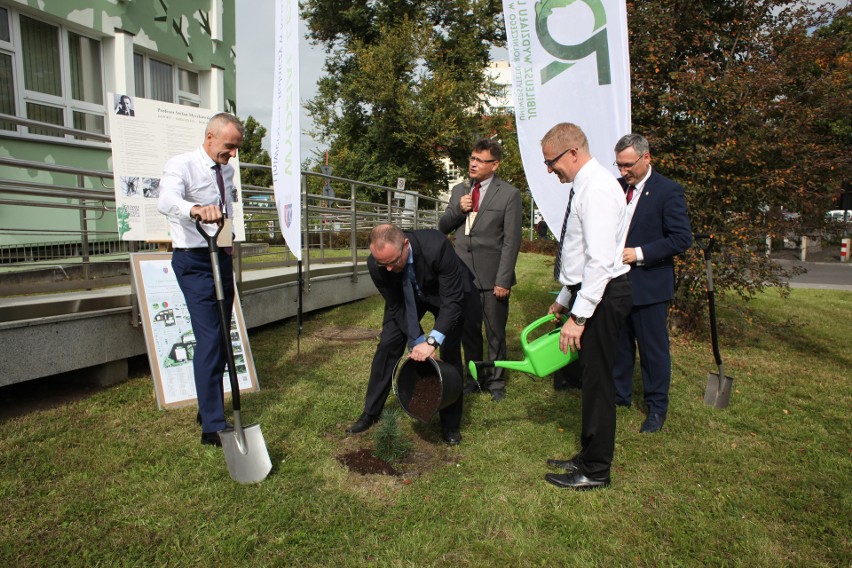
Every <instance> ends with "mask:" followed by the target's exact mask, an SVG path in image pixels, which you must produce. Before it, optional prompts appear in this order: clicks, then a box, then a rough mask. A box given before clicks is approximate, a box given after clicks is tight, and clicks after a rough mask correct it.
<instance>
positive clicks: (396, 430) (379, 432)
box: [373, 408, 411, 463]
mask: <svg viewBox="0 0 852 568" xmlns="http://www.w3.org/2000/svg"><path fill="white" fill-rule="evenodd" d="M399 414H400V413H399V409H398V408H386V409H385V410H384V412H382V419H381V420H379V423H378V425H377V426H376V429H375V431H374V432H373V443H374V444H375V445H376V451H374V452H373V455H374V456H376V457H377V458H379V459H380V460H382V461H384V462H387V463H395V462H398V461H401V460H402V459H403V458H404V457H405V456H406V455H408V451H409V450H410V449H411V440H409V439H408V437H407V436H406V435H405V432H403V431H402V427H401V426H400V425H399Z"/></svg>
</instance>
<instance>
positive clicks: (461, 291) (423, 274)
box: [367, 229, 478, 335]
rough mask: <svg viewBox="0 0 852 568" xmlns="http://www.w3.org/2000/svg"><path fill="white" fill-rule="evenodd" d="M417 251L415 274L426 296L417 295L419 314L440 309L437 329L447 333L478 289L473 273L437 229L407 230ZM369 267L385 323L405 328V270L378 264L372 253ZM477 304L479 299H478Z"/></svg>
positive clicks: (402, 329) (414, 249)
mask: <svg viewBox="0 0 852 568" xmlns="http://www.w3.org/2000/svg"><path fill="white" fill-rule="evenodd" d="M405 236H406V238H407V239H408V240H409V242H410V243H411V250H412V251H413V253H414V274H415V276H416V277H417V285H418V286H419V287H420V291H421V292H422V294H423V298H422V299H421V298H418V299H417V307H418V312H419V315H420V316H422V315H423V314H424V313H425V312H426V311H427V310H429V311H433V312H437V314H438V315H437V317H436V318H435V329H436V330H438V331H440V332H441V333H443V334H444V335H448V334H449V332H450V330H451V329H453V327H454V326H455V325H456V324H457V323H458V322H459V321H460V320H461V319H462V315H463V312H464V311H465V307H466V304H467V303H468V302H466V301H465V297H466V296H467V295H468V294H472V293H475V292H474V287H473V275H472V274H471V273H470V271H469V270H468V269H467V267H466V266H465V265H464V263H463V262H462V261H461V260H460V259H459V257H458V256H457V255H456V253H455V252H454V251H453V246H452V243H450V241H449V240H447V237H445V236H444V235H443V234H441V233H440V232H439V231H436V230H435V229H421V230H418V231H414V232H411V233H408V232H407V233H405ZM367 268H369V270H370V277H371V278H372V279H373V284H375V285H376V288H377V289H378V290H379V293H381V295H382V297H383V298H384V299H385V315H384V321H383V322H382V325H383V326H385V325H389V324H390V325H396V326H397V327H398V328H399V329H400V330H401V331H402V332H403V334H404V333H405V332H406V331H405V330H406V322H405V298H404V297H403V293H402V279H403V277H404V276H405V271H403V272H400V273H394V272H392V271H390V270H387V269H386V268H380V267H378V266H377V265H376V260H375V259H374V258H373V256H372V255H370V256H369V257H368V258H367ZM476 304H477V305H478V302H476Z"/></svg>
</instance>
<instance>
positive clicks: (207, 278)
mask: <svg viewBox="0 0 852 568" xmlns="http://www.w3.org/2000/svg"><path fill="white" fill-rule="evenodd" d="M219 266H220V268H221V271H222V289H223V291H224V294H225V306H226V308H225V313H226V319H227V327H228V330H229V332H230V328H231V310H232V306H233V304H234V269H233V262H232V259H231V256H230V255H229V254H227V253H225V252H223V251H220V252H219ZM172 269H174V271H175V276H176V277H177V281H178V286H180V289H181V292H183V296H184V299H185V300H186V307H187V309H188V310H189V316H190V317H191V318H192V332H193V334H194V335H195V351H194V354H193V357H192V369H193V371H194V374H195V392H196V394H197V396H198V412H199V414H200V415H201V430H202V432H218V431H219V430H222V429H223V428H225V427H226V426H227V424H226V423H225V402H224V391H223V387H222V381H223V378H224V374H225V369H226V368H227V363H228V361H227V359H228V356H227V351H225V349H226V348H225V346H224V345H223V343H222V328H221V324H220V322H219V305H218V302H217V301H216V288H215V286H214V284H213V267H212V265H211V264H210V253H209V252H208V251H207V250H206V249H193V250H189V251H187V250H176V251H175V252H174V254H173V255H172ZM229 335H230V333H229Z"/></svg>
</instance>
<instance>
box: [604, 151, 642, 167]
mask: <svg viewBox="0 0 852 568" xmlns="http://www.w3.org/2000/svg"><path fill="white" fill-rule="evenodd" d="M644 157H645V156H644V154H643V155H642V156H639V158H638V159H637V160H636V161H635V162H633V163H632V164H619V163H618V161H615V162H613V163H612V165H613V166H615V167H616V168H618V169H619V170H629V169H630V168H632V167H633V166H635V165H636V164H638V163H639V162H641V161H642V158H644Z"/></svg>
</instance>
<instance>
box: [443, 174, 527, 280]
mask: <svg viewBox="0 0 852 568" xmlns="http://www.w3.org/2000/svg"><path fill="white" fill-rule="evenodd" d="M467 193H470V184H469V183H468V182H465V183H460V184H458V185H456V186H455V187H454V188H453V191H452V194H451V195H450V204H449V205H448V206H447V209H446V211H444V215H443V216H442V217H441V220H440V221H439V222H438V228H439V229H440V230H441V232H442V233H444V234H447V235H449V234H450V233H451V232H453V231H455V242H456V245H455V246H456V254H458V256H459V258H461V259H462V260H463V261H464V263H465V264H466V265H467V266H468V268H470V270H471V272H473V274H474V276H475V277H476V287H477V288H479V289H480V290H490V289H493V288H494V286H500V287H503V288H511V287H512V286H514V285H515V282H516V279H515V262H516V261H517V260H518V251H519V250H520V249H521V216H522V206H521V192H520V191H518V189H517V188H516V187H514V186H512V185H511V184H509V183H507V182H505V181H503V180H502V179H500V178H499V177H497V176H494V179H492V180H491V184H490V185H489V186H488V191H486V192H485V197H484V198H483V199H482V202H481V203H480V204H479V211H478V213H477V216H476V221H475V222H474V223H473V227H472V229H471V233H470V235H465V234H464V227H465V219H466V218H467V215H466V214H464V213H462V211H461V209H460V208H459V200H460V199H461V196H462V195H465V194H467Z"/></svg>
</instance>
